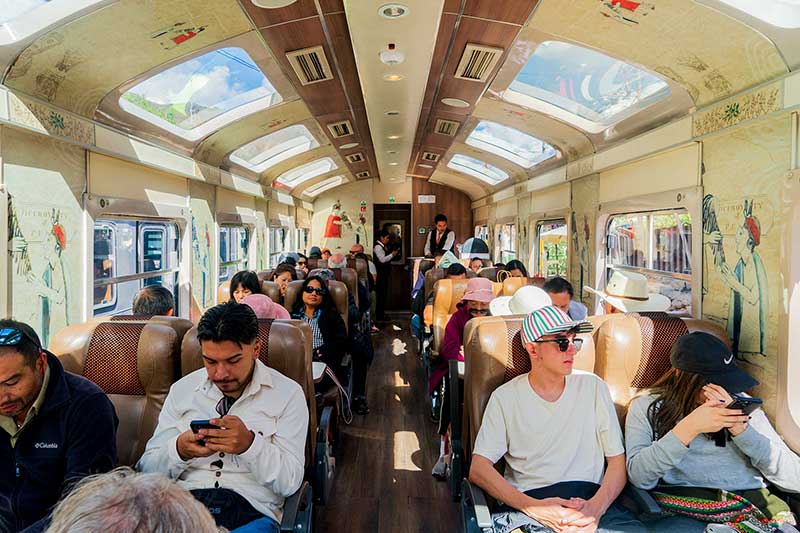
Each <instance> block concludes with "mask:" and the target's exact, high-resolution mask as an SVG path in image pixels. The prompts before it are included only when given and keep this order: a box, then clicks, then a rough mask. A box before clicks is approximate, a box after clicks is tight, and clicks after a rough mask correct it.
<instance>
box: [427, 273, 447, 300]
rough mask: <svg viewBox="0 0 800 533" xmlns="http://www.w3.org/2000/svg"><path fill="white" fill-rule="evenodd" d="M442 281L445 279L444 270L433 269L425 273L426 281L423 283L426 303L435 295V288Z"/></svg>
mask: <svg viewBox="0 0 800 533" xmlns="http://www.w3.org/2000/svg"><path fill="white" fill-rule="evenodd" d="M440 279H444V269H443V268H432V269H430V270H428V271H427V272H425V280H424V281H423V282H422V290H424V291H425V301H426V302H427V301H428V298H430V295H431V294H433V286H434V285H436V282H437V281H439V280H440Z"/></svg>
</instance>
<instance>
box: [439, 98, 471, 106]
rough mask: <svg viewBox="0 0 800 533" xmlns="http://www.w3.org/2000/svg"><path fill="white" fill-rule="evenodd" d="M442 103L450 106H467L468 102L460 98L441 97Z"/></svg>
mask: <svg viewBox="0 0 800 533" xmlns="http://www.w3.org/2000/svg"><path fill="white" fill-rule="evenodd" d="M442 103H443V104H444V105H449V106H450V107H469V102H467V101H466V100H462V99H461V98H442Z"/></svg>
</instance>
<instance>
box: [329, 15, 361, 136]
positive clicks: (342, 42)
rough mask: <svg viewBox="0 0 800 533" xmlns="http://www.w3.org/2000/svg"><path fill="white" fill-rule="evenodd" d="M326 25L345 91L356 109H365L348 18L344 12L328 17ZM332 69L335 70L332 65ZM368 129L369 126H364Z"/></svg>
mask: <svg viewBox="0 0 800 533" xmlns="http://www.w3.org/2000/svg"><path fill="white" fill-rule="evenodd" d="M325 23H326V24H327V26H328V35H329V36H330V38H331V41H332V42H333V48H334V50H335V51H336V59H337V61H338V63H339V68H340V69H341V72H342V81H343V82H344V87H345V91H347V96H348V97H349V98H350V103H351V104H352V106H353V107H354V108H355V107H361V108H363V107H364V97H363V95H362V94H361V81H360V80H359V78H358V68H357V67H356V58H355V56H354V55H353V48H352V46H351V41H350V30H349V29H348V28H347V18H346V17H345V14H344V12H341V13H336V14H333V15H327V16H326V17H325ZM331 68H334V67H333V65H331ZM363 126H365V127H367V128H368V126H367V124H363Z"/></svg>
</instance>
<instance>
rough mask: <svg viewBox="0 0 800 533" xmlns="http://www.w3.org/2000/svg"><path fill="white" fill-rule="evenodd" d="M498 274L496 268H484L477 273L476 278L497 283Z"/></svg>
mask: <svg viewBox="0 0 800 533" xmlns="http://www.w3.org/2000/svg"><path fill="white" fill-rule="evenodd" d="M498 272H499V269H498V268H497V267H484V268H482V269H480V270H479V271H478V277H479V278H486V279H490V280H492V281H497V273H498Z"/></svg>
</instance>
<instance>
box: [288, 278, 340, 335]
mask: <svg viewBox="0 0 800 533" xmlns="http://www.w3.org/2000/svg"><path fill="white" fill-rule="evenodd" d="M302 287H303V281H300V280H297V281H290V282H289V286H288V287H286V296H285V297H284V299H283V306H284V307H285V308H286V310H287V311H289V313H290V314H291V312H292V309H293V308H294V305H295V302H296V301H297V300H298V298H300V289H302ZM328 290H329V291H330V293H331V297H332V298H333V302H334V304H336V309H337V310H338V311H339V315H340V316H341V317H342V320H343V321H344V326H345V329H346V330H347V331H348V332H349V331H350V330H349V327H350V326H349V324H348V323H347V316H348V315H347V286H346V285H345V284H344V283H342V282H341V281H336V280H331V281H329V282H328Z"/></svg>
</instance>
